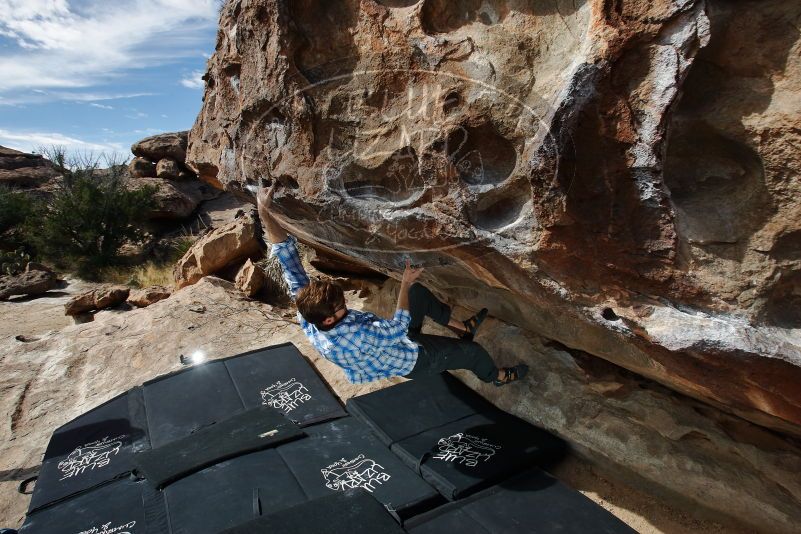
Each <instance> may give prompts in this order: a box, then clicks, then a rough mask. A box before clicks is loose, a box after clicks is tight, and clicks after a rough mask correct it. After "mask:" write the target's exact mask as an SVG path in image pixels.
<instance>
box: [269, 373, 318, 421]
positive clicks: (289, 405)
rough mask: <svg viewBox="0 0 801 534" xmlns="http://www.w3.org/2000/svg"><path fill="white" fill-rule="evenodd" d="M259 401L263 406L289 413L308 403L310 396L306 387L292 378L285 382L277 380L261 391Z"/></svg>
mask: <svg viewBox="0 0 801 534" xmlns="http://www.w3.org/2000/svg"><path fill="white" fill-rule="evenodd" d="M261 400H262V404H263V405H265V406H270V407H271V408H275V409H276V410H283V411H284V413H289V412H291V411H292V410H294V409H295V408H297V407H298V406H300V405H301V404H303V403H304V402H306V401H310V400H311V395H309V390H308V389H307V388H306V386H304V385H303V384H302V383H301V382H298V381H297V380H295V379H294V378H292V379H290V380H287V381H286V382H281V381H280V380H279V381H278V382H276V383H275V384H272V385H271V386H270V387H268V388H267V389H263V390H262V391H261Z"/></svg>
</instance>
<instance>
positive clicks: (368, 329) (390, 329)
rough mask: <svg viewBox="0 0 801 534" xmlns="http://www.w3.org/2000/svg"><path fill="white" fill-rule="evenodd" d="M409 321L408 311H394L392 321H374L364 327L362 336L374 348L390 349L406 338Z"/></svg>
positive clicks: (410, 318) (410, 317)
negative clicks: (367, 339)
mask: <svg viewBox="0 0 801 534" xmlns="http://www.w3.org/2000/svg"><path fill="white" fill-rule="evenodd" d="M411 320H412V316H411V315H409V311H408V310H396V311H395V315H394V316H393V317H392V319H376V320H375V321H373V322H371V323H369V324H368V325H366V326H365V328H364V335H365V337H367V338H369V341H370V342H371V343H372V344H373V345H375V346H376V347H391V346H393V345H395V344H396V343H398V342H399V341H400V340H402V339H404V338H405V337H406V332H407V331H408V330H409V322H410V321H411Z"/></svg>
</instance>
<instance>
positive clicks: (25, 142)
mask: <svg viewBox="0 0 801 534" xmlns="http://www.w3.org/2000/svg"><path fill="white" fill-rule="evenodd" d="M0 145H2V146H5V147H9V148H13V149H16V150H22V151H23V152H32V151H34V150H35V149H36V148H37V147H40V146H52V145H60V146H63V147H65V148H66V149H67V150H79V151H86V150H90V151H95V152H103V153H108V154H127V152H128V149H127V147H125V146H124V145H122V144H121V143H107V142H101V143H95V142H92V141H84V140H83V139H78V138H75V137H70V136H68V135H64V134H62V133H57V132H12V131H9V130H3V129H0Z"/></svg>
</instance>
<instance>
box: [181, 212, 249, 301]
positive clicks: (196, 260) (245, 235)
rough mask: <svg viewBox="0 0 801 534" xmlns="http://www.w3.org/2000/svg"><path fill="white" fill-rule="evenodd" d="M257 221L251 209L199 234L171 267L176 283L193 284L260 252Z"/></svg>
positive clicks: (182, 285) (183, 285)
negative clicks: (204, 233) (209, 230)
mask: <svg viewBox="0 0 801 534" xmlns="http://www.w3.org/2000/svg"><path fill="white" fill-rule="evenodd" d="M260 250H261V243H260V225H259V223H258V221H257V216H256V213H255V211H254V210H249V211H247V212H245V213H244V214H243V215H242V216H241V217H239V218H237V219H235V220H234V221H231V222H230V223H228V224H225V225H223V226H220V227H219V228H215V229H214V230H212V231H211V232H209V233H208V234H206V235H204V236H203V237H201V238H200V239H199V240H198V241H197V242H196V243H195V244H194V245H192V248H190V249H189V250H188V251H187V252H186V254H184V256H183V257H182V258H181V259H180V260H178V263H177V264H176V265H175V268H174V269H173V276H174V278H175V286H176V288H178V289H180V288H182V287H185V286H188V285H191V284H194V283H195V282H197V281H198V280H200V279H201V278H203V277H204V276H207V275H210V274H214V273H216V272H218V271H220V270H221V269H223V268H225V267H227V266H229V265H231V264H232V263H235V262H237V261H241V260H244V259H245V258H248V257H250V256H255V255H258V254H259V253H260Z"/></svg>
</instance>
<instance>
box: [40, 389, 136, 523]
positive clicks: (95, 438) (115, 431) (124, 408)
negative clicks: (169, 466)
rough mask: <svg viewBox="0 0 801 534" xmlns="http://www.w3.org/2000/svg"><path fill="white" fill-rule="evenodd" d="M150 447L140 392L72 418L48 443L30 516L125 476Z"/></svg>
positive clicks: (127, 394) (132, 391) (116, 398)
mask: <svg viewBox="0 0 801 534" xmlns="http://www.w3.org/2000/svg"><path fill="white" fill-rule="evenodd" d="M149 447H150V443H149V440H148V437H147V425H146V423H145V420H144V414H143V402H142V391H141V389H140V388H135V389H132V390H131V391H129V392H127V393H124V394H122V395H119V396H117V397H115V398H113V399H111V400H109V401H107V402H105V403H104V404H101V405H100V406H98V407H97V408H94V409H93V410H91V411H89V412H86V413H85V414H83V415H81V416H79V417H77V418H75V419H73V420H72V421H70V422H69V423H67V424H65V425H63V426H62V427H60V428H59V429H57V430H56V431H55V432H54V433H53V437H52V438H51V439H50V443H49V444H48V446H47V450H46V451H45V455H44V459H43V461H42V467H41V469H40V471H39V478H38V480H37V483H36V486H35V488H34V491H33V496H32V497H31V502H30V506H29V512H33V511H34V510H36V509H38V508H41V507H42V506H46V505H48V504H51V503H54V502H57V501H59V500H62V499H64V498H66V497H69V496H70V495H75V494H76V493H80V492H82V491H86V490H87V489H90V488H93V487H95V486H97V485H99V484H103V483H106V482H108V481H110V480H113V479H115V478H118V477H120V476H124V475H125V474H127V473H129V472H130V471H131V470H132V469H133V463H132V458H133V455H134V453H135V452H136V451H139V450H143V449H147V448H149Z"/></svg>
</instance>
